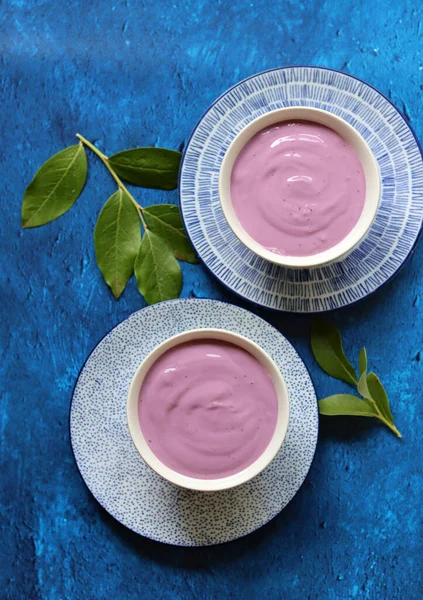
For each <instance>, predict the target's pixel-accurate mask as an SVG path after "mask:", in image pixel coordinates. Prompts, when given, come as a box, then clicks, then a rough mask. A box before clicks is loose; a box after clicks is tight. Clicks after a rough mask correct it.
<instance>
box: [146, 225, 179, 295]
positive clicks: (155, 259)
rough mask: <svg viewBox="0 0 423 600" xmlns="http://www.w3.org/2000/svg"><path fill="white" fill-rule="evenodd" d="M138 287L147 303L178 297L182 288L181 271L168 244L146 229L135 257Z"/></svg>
mask: <svg viewBox="0 0 423 600" xmlns="http://www.w3.org/2000/svg"><path fill="white" fill-rule="evenodd" d="M135 277H136V278H137V282H138V289H139V291H140V293H141V294H142V295H143V296H144V298H145V301H146V302H147V304H154V303H155V302H161V301H163V300H171V299H172V298H178V297H179V294H180V293H181V289H182V272H181V267H180V266H179V264H178V261H177V260H176V258H175V257H174V256H173V254H172V252H171V250H170V248H169V246H168V245H167V244H166V243H165V242H163V240H162V239H161V238H160V237H159V236H158V235H156V234H155V233H153V232H152V231H150V230H148V229H147V231H146V232H145V233H144V237H143V238H142V242H141V247H140V249H139V252H138V256H137V258H136V259H135Z"/></svg>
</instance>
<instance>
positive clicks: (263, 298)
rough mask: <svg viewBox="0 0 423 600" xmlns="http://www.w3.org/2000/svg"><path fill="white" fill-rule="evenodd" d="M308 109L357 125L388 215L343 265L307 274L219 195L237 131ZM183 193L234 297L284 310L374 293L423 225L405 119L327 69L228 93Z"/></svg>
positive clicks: (189, 155)
mask: <svg viewBox="0 0 423 600" xmlns="http://www.w3.org/2000/svg"><path fill="white" fill-rule="evenodd" d="M300 105H301V106H312V107H315V108H322V109H324V110H327V111H330V112H332V113H334V114H336V115H338V116H340V117H342V118H343V119H345V120H346V121H348V123H350V124H351V125H352V126H353V127H355V128H356V129H357V130H358V131H359V132H360V133H361V135H362V136H363V137H364V139H365V140H366V141H367V143H368V144H369V146H370V148H371V150H372V151H373V153H374V155H375V157H376V159H377V161H378V163H379V166H380V171H381V176H382V200H381V204H380V207H379V211H378V214H377V217H376V219H375V222H374V224H373V226H372V228H371V229H370V231H369V233H368V235H367V237H366V238H365V239H364V240H363V242H362V243H361V244H360V245H359V246H358V247H357V248H356V249H355V250H354V251H353V252H352V253H351V254H350V255H349V256H348V257H347V258H345V259H344V260H343V261H341V262H338V263H335V264H333V265H330V266H326V267H322V268H316V269H304V270H296V269H286V268H282V267H278V266H277V265H274V264H272V263H269V262H267V261H265V260H263V259H261V258H259V257H258V256H256V255H255V254H253V253H252V252H251V251H250V250H248V249H247V248H246V247H245V246H244V245H243V244H242V243H241V242H240V241H239V240H238V238H237V237H236V236H235V234H234V233H233V232H232V230H231V229H230V227H229V225H228V224H227V222H226V220H225V218H224V216H223V213H222V210H221V207H220V202H219V193H218V179H219V169H220V165H221V162H222V159H223V156H224V154H225V152H226V150H227V148H228V146H229V144H230V143H231V142H232V140H233V138H234V137H235V136H236V134H237V133H239V131H240V130H241V129H242V128H243V127H245V125H247V124H248V123H249V122H250V121H252V120H253V119H255V118H256V117H258V116H260V115H262V114H264V113H266V112H269V111H271V110H275V109H277V108H282V107H284V106H300ZM179 190H180V202H181V209H182V214H183V218H184V222H185V226H186V229H187V231H188V235H189V237H190V238H191V241H192V243H193V245H194V246H195V248H196V250H197V252H198V254H199V256H200V258H201V259H202V260H203V261H204V263H205V265H206V266H207V267H208V268H209V269H210V270H211V272H212V273H213V274H214V275H215V276H216V277H217V278H218V279H219V280H220V281H221V283H223V284H224V285H225V286H227V287H228V288H229V289H230V290H231V291H233V292H235V293H236V294H238V295H240V296H242V297H243V298H245V299H247V300H250V301H252V302H255V303H257V304H259V305H261V306H265V307H266V308H272V309H275V310H282V311H289V312H297V313H310V312H320V311H325V310H331V309H336V308H341V307H343V306H347V305H348V304H352V303H354V302H356V301H357V300H360V299H362V298H364V297H366V296H368V295H369V294H371V293H373V292H375V291H376V290H377V289H378V288H380V286H381V285H383V284H384V283H386V282H387V281H388V280H389V279H390V278H391V277H393V275H394V274H395V273H397V272H398V270H399V268H400V267H401V266H402V264H403V263H404V261H405V260H406V259H407V258H408V257H409V256H410V254H411V253H412V251H413V249H414V246H415V244H416V241H417V239H418V236H419V233H420V231H421V228H422V218H423V160H422V154H421V150H420V148H419V145H418V142H417V140H416V138H415V136H414V134H413V132H412V130H411V129H410V127H409V126H408V124H407V123H406V121H405V120H404V117H402V115H401V114H400V113H399V112H398V111H397V109H396V108H395V107H394V106H393V105H392V104H391V102H390V101H389V100H388V99H387V98H385V97H384V96H383V95H382V94H380V93H379V92H378V91H377V90H375V89H374V88H372V87H371V86H369V85H368V84H366V83H364V82H363V81H360V80H359V79H356V78H355V77H352V76H351V75H346V74H345V73H340V72H338V71H333V70H331V69H325V68H320V67H319V68H318V67H287V68H284V69H274V70H271V71H265V72H263V73H259V74H258V75H254V76H252V77H250V78H248V79H245V80H244V81H241V83H238V84H237V85H235V86H234V87H232V88H231V89H229V90H228V91H227V92H225V93H224V94H223V95H222V96H220V98H218V99H217V100H216V101H215V102H214V104H212V106H211V107H210V108H209V109H208V111H207V112H206V113H205V114H204V116H203V117H202V119H201V120H200V122H199V123H198V125H197V127H196V128H195V129H194V131H193V133H192V135H191V137H190V139H189V142H188V145H187V147H186V150H185V153H184V157H183V161H182V165H181V170H180V180H179Z"/></svg>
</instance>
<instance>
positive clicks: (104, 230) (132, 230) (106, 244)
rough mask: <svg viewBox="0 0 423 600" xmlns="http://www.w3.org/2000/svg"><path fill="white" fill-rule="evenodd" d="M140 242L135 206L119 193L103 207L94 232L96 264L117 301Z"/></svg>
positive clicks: (124, 194) (121, 192)
mask: <svg viewBox="0 0 423 600" xmlns="http://www.w3.org/2000/svg"><path fill="white" fill-rule="evenodd" d="M140 243H141V230H140V219H139V216H138V211H137V209H136V207H135V206H134V205H133V203H132V202H131V199H130V198H129V197H128V196H127V195H126V193H125V192H123V191H122V190H118V191H117V192H115V193H114V194H113V195H112V196H110V198H109V199H108V200H107V202H106V204H105V205H104V206H103V208H102V210H101V212H100V214H99V217H98V219H97V224H96V226H95V230H94V246H95V254H96V259H97V264H98V266H99V267H100V270H101V272H102V273H103V277H104V279H105V281H106V283H107V285H109V286H110V288H111V290H112V292H113V295H114V296H115V298H119V296H120V295H121V294H122V292H123V290H124V289H125V287H126V284H127V283H128V280H129V279H130V277H131V276H132V274H133V272H134V262H135V257H136V256H137V254H138V250H139V247H140Z"/></svg>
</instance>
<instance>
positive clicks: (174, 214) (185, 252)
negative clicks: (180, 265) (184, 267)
mask: <svg viewBox="0 0 423 600" xmlns="http://www.w3.org/2000/svg"><path fill="white" fill-rule="evenodd" d="M143 216H144V218H145V220H146V222H147V225H148V228H149V230H150V231H153V233H156V234H157V235H158V236H159V237H161V238H162V240H163V241H165V242H166V244H167V245H168V246H169V248H170V249H171V250H172V252H173V254H174V255H175V256H176V258H178V259H179V260H185V261H186V262H190V263H196V262H198V261H197V257H196V254H195V250H194V248H193V247H192V246H191V242H190V241H189V239H188V237H187V235H186V233H185V229H184V225H183V223H182V217H181V213H180V210H179V206H175V205H174V204H155V205H154V206H149V207H148V208H145V209H144V210H143Z"/></svg>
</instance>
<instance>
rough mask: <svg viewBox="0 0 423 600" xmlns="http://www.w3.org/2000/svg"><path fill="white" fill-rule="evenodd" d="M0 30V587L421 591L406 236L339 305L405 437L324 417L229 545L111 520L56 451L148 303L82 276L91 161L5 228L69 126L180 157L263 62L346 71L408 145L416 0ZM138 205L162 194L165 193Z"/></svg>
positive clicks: (302, 342) (54, 19)
mask: <svg viewBox="0 0 423 600" xmlns="http://www.w3.org/2000/svg"><path fill="white" fill-rule="evenodd" d="M0 29H1V33H0V54H1V72H0V76H1V86H0V98H1V115H2V118H1V119H0V134H1V135H0V151H1V153H0V164H1V173H2V190H3V193H2V200H1V202H0V211H1V217H0V227H1V231H0V256H1V259H2V260H1V265H2V266H1V269H0V297H1V302H0V324H1V325H0V327H1V336H0V353H1V354H0V355H1V360H0V386H1V403H0V461H1V466H0V473H1V488H2V489H1V498H0V510H1V516H2V521H1V524H0V540H1V544H0V578H1V585H0V590H1V591H0V596H1V597H2V598H3V597H4V598H7V599H13V600H15V599H16V600H18V599H19V600H20V599H31V600H36V599H38V598H42V599H48V600H58V599H71V600H73V599H78V600H79V599H80V598H95V599H97V598H99V599H100V598H101V599H103V598H104V599H106V598H107V599H109V598H113V599H114V598H116V599H123V600H124V599H126V598H146V599H165V600H167V599H171V598H172V599H181V600H182V599H193V598H200V599H203V598H204V599H214V598H216V599H220V598H241V597H242V598H247V599H248V598H261V597H263V598H278V599H280V598H283V599H294V600H296V599H298V600H306V599H309V600H317V599H319V600H327V599H328V600H332V599H338V598H339V599H347V598H365V599H384V598H386V599H389V600H399V599H401V600H402V599H406V600H411V599H414V598H416V599H420V598H422V597H423V579H422V571H421V564H422V558H423V551H422V533H423V523H422V508H421V504H422V497H423V485H422V463H423V448H422V444H421V439H422V433H421V432H422V430H423V418H422V410H421V407H422V402H423V399H422V394H421V390H422V364H423V362H422V361H420V351H421V350H422V345H423V327H422V306H423V297H422V289H423V287H422V276H421V264H422V255H423V245H422V244H420V245H419V246H418V247H417V250H416V252H415V254H414V256H413V258H412V259H411V260H410V261H409V262H408V264H407V265H406V267H405V268H404V270H403V271H402V272H401V274H400V275H399V276H398V277H397V279H396V280H395V281H394V282H392V283H391V284H389V285H388V286H387V287H386V288H385V289H384V290H383V291H381V292H380V293H378V294H376V295H375V296H374V297H373V298H371V299H369V300H367V301H363V302H361V303H360V304H358V305H357V306H355V307H354V308H351V309H345V310H342V311H340V312H338V313H337V314H336V315H333V319H334V320H335V322H336V323H337V324H338V325H339V326H340V327H341V328H342V331H343V333H344V336H345V340H346V349H347V351H348V352H349V353H350V354H351V356H355V355H357V354H358V351H359V349H360V347H361V345H362V344H366V346H367V349H368V353H369V357H370V361H371V366H372V368H373V369H374V370H375V371H376V372H377V373H378V374H379V375H380V376H381V378H382V380H383V382H384V383H385V385H386V387H387V389H388V391H389V394H390V398H391V404H392V409H393V412H394V414H395V417H396V421H397V425H398V427H399V429H400V430H401V431H402V433H403V436H404V438H403V440H397V439H396V438H395V437H394V436H393V435H392V434H391V433H390V432H389V431H388V430H385V429H383V428H381V427H379V426H377V425H373V424H372V423H371V422H370V421H366V422H361V421H353V420H348V419H345V420H344V419H338V420H322V422H321V432H320V439H319V444H318V448H317V454H316V458H315V461H314V463H313V466H312V468H311V471H310V474H309V476H308V478H307V480H306V482H305V484H304V486H303V487H302V489H301V491H300V493H299V494H298V495H297V497H296V498H295V499H294V500H293V501H292V502H291V504H290V505H289V506H288V507H287V509H286V510H285V511H284V512H283V513H282V514H281V515H280V516H279V517H277V518H276V519H275V520H274V521H273V522H271V523H270V524H269V525H267V526H266V527H264V528H263V529H262V530H261V531H259V532H257V533H255V534H253V535H251V536H249V537H248V538H245V539H243V540H240V541H237V542H235V543H233V544H230V545H228V546H224V547H220V548H219V547H218V548H208V549H200V550H190V549H178V548H172V547H166V546H163V545H160V544H157V543H153V542H150V541H148V540H146V539H143V538H140V537H137V536H136V535H135V534H132V533H131V532H129V531H127V530H125V529H124V528H123V527H121V526H120V525H119V524H118V523H116V522H115V521H114V520H113V519H112V518H111V517H109V516H108V515H107V514H106V513H105V512H104V511H103V510H102V509H101V508H100V507H99V506H98V505H97V504H96V502H95V501H94V500H93V498H92V497H91V496H90V493H89V492H88V490H87V489H86V487H85V485H84V484H83V482H82V481H81V479H80V477H79V474H78V472H77V470H76V467H75V464H74V462H73V458H72V454H71V449H70V444H69V433H68V411H69V402H70V398H71V393H72V388H73V385H74V383H75V380H76V377H77V375H78V372H79V370H80V368H81V366H82V364H83V362H84V360H85V359H86V357H87V356H88V354H89V353H90V351H91V350H92V349H93V348H94V346H95V345H96V343H97V342H98V341H99V340H100V338H101V337H102V336H103V335H104V334H105V333H106V332H107V331H108V330H109V329H110V328H111V327H113V326H114V325H115V324H116V323H118V322H119V321H121V320H122V319H124V318H125V317H126V316H128V315H129V314H130V313H132V312H133V311H134V310H137V309H139V308H141V307H142V306H143V301H142V299H141V298H140V296H139V295H138V293H137V291H136V286H135V283H134V281H131V282H130V284H129V286H128V289H127V290H126V292H125V294H124V295H123V297H122V298H121V300H120V301H119V302H116V301H115V300H114V299H113V298H112V296H111V294H110V293H109V291H108V290H107V289H106V285H105V284H104V283H103V281H102V279H101V276H100V273H99V271H98V269H97V267H96V265H95V260H94V250H93V243H92V234H93V228H94V223H95V220H96V217H97V214H98V212H99V210H100V207H101V206H102V204H103V202H104V201H105V200H106V199H107V197H108V196H109V195H110V194H111V193H112V192H113V191H114V185H113V182H112V181H111V179H110V178H109V177H108V176H107V174H106V173H105V172H104V169H103V167H102V166H101V165H100V164H98V162H96V161H95V160H94V158H93V157H92V156H90V161H89V163H90V164H89V178H88V182H87V185H86V188H85V190H84V192H83V194H82V196H81V198H80V199H79V200H78V202H77V204H76V205H75V206H74V208H73V209H72V210H71V212H69V213H68V214H66V215H65V216H63V217H62V218H60V219H59V220H58V221H56V222H54V223H52V224H50V225H48V226H47V227H43V228H40V229H37V230H30V231H29V230H28V231H25V232H23V231H21V230H20V203H21V199H22V196H23V192H24V189H25V187H26V185H27V183H28V182H29V181H30V180H31V178H32V176H33V173H34V172H35V170H36V169H37V168H38V167H39V166H40V164H41V163H42V162H43V161H44V160H45V159H47V158H48V157H49V156H50V155H51V154H53V153H54V152H56V151H58V150H60V149H62V148H63V147H64V146H66V145H69V144H72V143H74V142H75V138H74V135H75V133H76V132H81V133H82V134H84V135H85V136H87V137H88V138H90V139H91V140H93V141H95V142H96V143H97V144H98V145H99V147H101V148H102V149H103V150H104V151H105V152H106V153H113V152H115V151H118V150H121V149H123V148H127V147H132V146H138V145H150V144H151V145H153V144H157V145H162V146H167V147H170V148H178V147H179V146H180V145H181V144H182V143H183V142H184V141H185V140H186V139H187V137H188V135H189V133H190V131H191V129H192V128H193V126H194V125H195V123H196V121H197V120H198V118H199V117H200V115H201V114H202V112H203V111H204V110H205V109H206V108H207V106H208V104H209V103H210V102H211V101H213V99H214V98H215V97H216V96H217V95H219V94H220V93H221V92H223V91H224V90H225V89H226V88H227V87H228V86H230V85H232V84H234V83H235V82H237V81H238V80H240V79H242V78H243V77H246V76H248V75H250V74H252V73H255V72H257V71H260V70H263V69H267V68H271V67H275V66H280V65H289V64H314V65H322V66H329V67H333V68H337V69H341V70H344V71H345V72H349V73H352V74H354V75H357V76H358V77H362V78H363V79H365V80H367V81H369V82H370V83H372V84H373V85H374V86H376V87H377V88H379V89H380V90H381V91H382V92H383V93H384V94H386V95H387V96H388V97H389V98H391V99H392V101H393V102H395V103H396V105H397V106H398V107H399V109H400V110H401V111H402V112H403V113H404V114H405V116H406V117H407V119H409V120H410V122H411V123H412V125H413V127H414V128H415V130H416V133H417V136H418V137H420V139H423V101H422V99H423V93H422V89H423V44H422V36H423V8H422V6H421V3H418V2H411V1H410V2H409V1H404V0H403V1H401V2H389V0H362V1H361V2H338V1H337V0H320V1H315V2H308V3H307V2H291V1H289V2H283V3H282V2H266V1H265V0H250V1H249V2H244V1H242V0H233V1H232V2H224V1H222V0H220V1H219V0H218V1H216V2H208V1H207V0H185V1H184V2H180V1H179V0H175V1H174V2H163V1H162V2H160V1H158V0H155V1H154V0H148V1H135V0H133V1H129V0H128V1H121V0H116V2H113V0H108V1H100V0H98V1H97V2H84V1H83V0H79V1H74V2H67V1H65V0H56V1H55V2H48V1H47V0H31V1H30V0H6V1H3V2H2V3H1V12H0ZM135 194H136V196H137V198H139V199H140V201H142V202H143V203H144V204H149V203H151V202H160V201H170V202H176V201H177V193H176V192H170V193H164V192H163V193H162V192H155V191H146V190H136V191H135ZM183 272H184V289H183V295H184V296H189V295H195V296H199V297H203V296H204V297H212V298H219V299H225V300H228V301H230V302H237V300H236V299H235V298H234V297H233V296H231V295H230V294H228V293H226V292H225V291H224V290H223V289H222V288H221V287H220V286H219V285H218V284H217V283H216V282H215V281H214V280H213V279H212V278H211V276H210V275H209V274H208V273H207V272H206V271H205V270H204V268H202V267H201V266H190V265H186V264H184V265H183ZM252 310H256V309H254V308H253V309H252ZM261 314H262V315H263V316H265V317H266V318H268V319H269V320H270V321H271V322H272V323H274V324H275V325H276V326H277V327H278V328H280V330H281V331H282V332H283V333H284V334H286V335H287V336H288V337H289V339H290V340H291V341H292V343H293V344H294V345H295V347H296V348H297V349H298V351H299V352H300V354H301V355H302V356H303V358H304V360H305V361H306V363H307V366H308V367H309V368H310V369H311V373H312V376H313V379H314V382H315V384H316V387H317V390H318V394H319V396H321V397H322V396H324V395H327V394H329V393H333V392H335V391H339V390H342V389H343V386H342V384H340V383H338V382H336V381H335V380H331V379H330V378H328V377H326V376H325V375H323V374H322V373H321V372H320V371H319V369H318V368H317V367H316V365H315V364H314V363H313V359H312V356H311V353H310V350H309V347H308V331H309V325H310V320H309V318H305V317H289V316H285V315H274V314H271V315H269V314H266V313H263V312H262V313H261Z"/></svg>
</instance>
